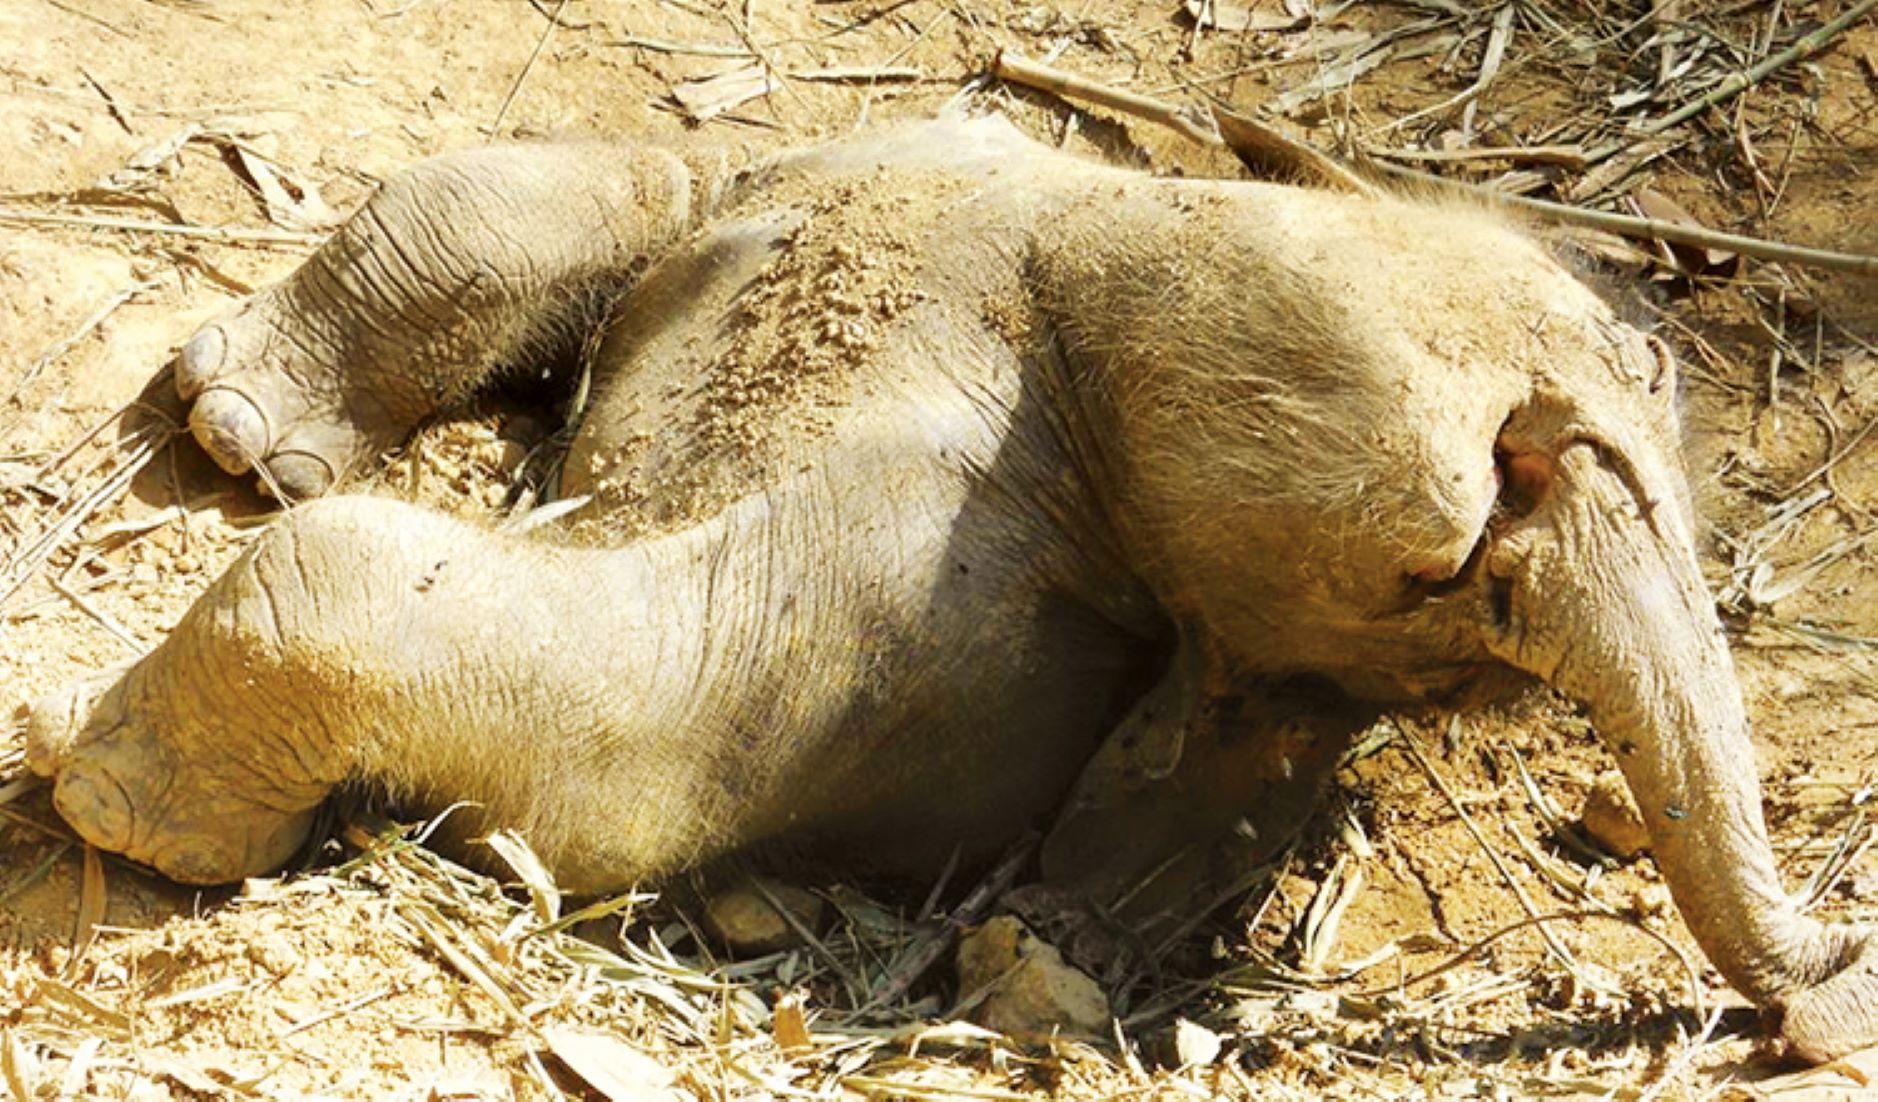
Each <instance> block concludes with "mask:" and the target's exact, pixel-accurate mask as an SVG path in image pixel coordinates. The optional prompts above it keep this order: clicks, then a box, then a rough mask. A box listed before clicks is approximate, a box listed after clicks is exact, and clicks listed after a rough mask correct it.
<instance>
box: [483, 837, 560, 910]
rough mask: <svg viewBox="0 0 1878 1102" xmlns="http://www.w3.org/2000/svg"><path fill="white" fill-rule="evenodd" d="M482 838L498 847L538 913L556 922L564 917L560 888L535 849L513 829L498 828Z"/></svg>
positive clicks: (493, 848)
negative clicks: (536, 854) (525, 889)
mask: <svg viewBox="0 0 1878 1102" xmlns="http://www.w3.org/2000/svg"><path fill="white" fill-rule="evenodd" d="M483 842H484V843H485V844H487V845H488V846H489V848H490V849H492V850H495V851H496V853H497V854H498V855H499V856H501V858H502V860H504V861H506V862H507V863H508V866H509V868H510V869H512V870H514V872H515V875H516V876H517V877H519V878H520V879H521V881H522V886H523V887H525V888H527V889H528V898H529V901H530V902H532V903H533V904H534V905H535V917H536V918H539V919H540V920H541V921H543V922H553V921H554V920H556V919H558V918H560V917H561V889H560V888H558V887H556V886H555V884H554V875H553V874H552V873H550V872H549V871H548V866H546V865H544V864H542V863H541V858H539V857H537V856H535V851H534V850H533V849H530V848H529V845H528V843H527V842H526V841H524V840H523V839H522V836H521V835H519V834H517V833H515V832H514V831H512V830H498V831H496V832H495V833H494V834H491V835H490V836H489V837H487V838H484V839H483Z"/></svg>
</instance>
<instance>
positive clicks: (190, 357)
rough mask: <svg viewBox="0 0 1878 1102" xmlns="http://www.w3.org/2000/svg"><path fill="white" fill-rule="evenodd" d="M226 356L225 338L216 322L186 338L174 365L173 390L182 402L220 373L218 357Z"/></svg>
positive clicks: (221, 358)
mask: <svg viewBox="0 0 1878 1102" xmlns="http://www.w3.org/2000/svg"><path fill="white" fill-rule="evenodd" d="M227 355H228V338H227V337H225V336H224V335H223V334H222V327H221V326H219V325H211V326H209V327H208V328H206V329H204V330H202V331H201V332H199V333H197V334H196V335H195V336H193V337H191V338H189V343H187V344H185V345H183V353H182V356H181V357H180V358H179V359H178V361H177V364H176V392H177V393H178V394H180V395H182V397H183V400H184V401H189V400H190V399H192V398H194V397H195V396H196V395H198V394H200V393H202V388H203V387H205V386H208V385H209V383H211V382H213V381H214V379H215V376H216V375H217V374H218V373H220V372H221V370H222V360H223V359H224V358H225V357H226V356H227Z"/></svg>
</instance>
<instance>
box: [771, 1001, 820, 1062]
mask: <svg viewBox="0 0 1878 1102" xmlns="http://www.w3.org/2000/svg"><path fill="white" fill-rule="evenodd" d="M805 1001H807V1000H806V999H805V998H804V996H803V994H802V992H800V991H788V992H784V994H783V995H782V997H781V998H779V999H777V1000H776V1012H775V1013H774V1014H772V1015H771V1016H770V1030H771V1032H772V1033H773V1034H774V1035H775V1037H776V1045H777V1047H779V1048H781V1049H782V1050H783V1051H784V1052H790V1051H793V1050H796V1049H806V1048H808V1047H809V1045H810V1043H811V1042H810V1040H809V1018H808V1015H807V1014H806V1013H804V1012H803V1009H802V1006H803V1003H804V1002H805Z"/></svg>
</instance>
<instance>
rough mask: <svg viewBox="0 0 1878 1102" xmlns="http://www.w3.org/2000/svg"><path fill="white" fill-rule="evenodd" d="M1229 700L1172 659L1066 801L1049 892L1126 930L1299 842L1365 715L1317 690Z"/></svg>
mask: <svg viewBox="0 0 1878 1102" xmlns="http://www.w3.org/2000/svg"><path fill="white" fill-rule="evenodd" d="M1234 688H1235V687H1234V686H1232V685H1231V683H1230V682H1229V681H1228V679H1226V678H1225V677H1224V676H1223V674H1222V673H1221V671H1220V669H1219V667H1218V666H1217V665H1215V664H1214V663H1212V662H1210V661H1209V660H1208V659H1207V658H1206V657H1205V655H1204V654H1203V652H1202V648H1200V647H1198V646H1191V645H1182V646H1181V647H1180V649H1179V650H1178V651H1177V652H1176V654H1175V656H1174V659H1173V661H1172V662H1171V663H1170V664H1169V666H1168V669H1167V671H1166V673H1164V674H1163V675H1162V677H1161V680H1160V681H1159V682H1158V683H1157V684H1156V685H1155V686H1154V687H1153V688H1152V689H1150V690H1149V691H1148V692H1147V693H1146V695H1144V696H1143V697H1142V698H1141V699H1140V700H1138V701H1136V703H1135V706H1134V707H1133V708H1132V709H1131V710H1130V711H1129V713H1128V715H1127V716H1126V717H1125V718H1124V719H1123V720H1122V722H1121V723H1120V724H1119V725H1118V726H1117V727H1116V728H1115V730H1114V731H1113V732H1112V733H1111V734H1110V735H1109V737H1108V739H1107V741H1105V742H1104V743H1103V744H1102V746H1101V748H1100V749H1099V750H1097V751H1096V754H1095V756H1094V757H1093V758H1091V759H1090V761H1089V764H1088V765H1087V766H1086V767H1085V768H1084V770H1083V773H1082V776H1081V777H1080V778H1079V779H1078V781H1077V783H1076V786H1075V788H1074V789H1072V790H1071V792H1070V796H1069V799H1068V800H1067V801H1066V802H1065V804H1064V806H1063V809H1062V811H1061V812H1060V813H1059V815H1058V818H1057V820H1056V823H1055V825H1054V826H1053V827H1052V828H1051V830H1050V833H1049V835H1048V836H1047V837H1046V838H1045V839H1044V844H1043V852H1042V857H1041V861H1042V867H1043V877H1044V880H1045V882H1046V883H1048V884H1050V885H1051V886H1053V887H1057V888H1061V889H1064V890H1067V891H1070V892H1073V893H1075V894H1077V895H1079V896H1081V897H1082V898H1084V899H1086V900H1088V901H1089V902H1091V903H1093V904H1095V905H1097V906H1098V907H1101V908H1103V909H1107V910H1113V911H1115V912H1117V913H1118V914H1119V915H1120V916H1121V917H1122V918H1124V919H1125V920H1128V921H1129V922H1130V923H1131V924H1132V925H1136V926H1142V925H1146V924H1149V923H1151V921H1152V920H1153V919H1155V918H1156V917H1160V916H1172V917H1174V918H1175V919H1180V918H1184V917H1186V916H1187V915H1190V914H1191V913H1193V911H1194V910H1195V909H1196V908H1198V907H1202V906H1206V905H1209V904H1210V903H1212V902H1214V901H1215V896H1216V894H1217V893H1218V892H1220V891H1221V890H1223V888H1224V887H1225V886H1226V885H1227V884H1228V883H1230V882H1232V881H1233V880H1236V879H1237V878H1238V876H1239V874H1241V873H1242V872H1244V871H1245V870H1247V869H1250V868H1252V867H1254V866H1256V865H1259V864H1262V863H1264V862H1265V861H1267V860H1269V859H1270V858H1271V857H1272V856H1274V855H1275V854H1276V853H1277V852H1279V851H1280V850H1281V849H1282V848H1283V847H1284V846H1285V845H1286V844H1287V843H1288V842H1289V841H1290V840H1291V839H1292V838H1293V837H1294V836H1295V835H1296V833H1297V831H1298V829H1299V828H1300V827H1301V826H1302V825H1303V824H1304V822H1305V820H1306V819H1308V818H1309V816H1310V813H1311V811H1312V809H1313V808H1314V807H1315V805H1316V803H1317V800H1318V798H1319V796H1320V794H1321V793H1322V790H1323V788H1324V785H1325V783H1326V782H1327V781H1328V779H1329V777H1330V775H1331V773H1332V772H1333V771H1334V770H1335V768H1336V764H1337V762H1338V760H1339V759H1340V758H1341V756H1342V753H1343V751H1344V749H1345V748H1346V747H1347V746H1348V745H1349V743H1350V741H1351V739H1352V738H1353V737H1354V736H1355V735H1356V734H1357V733H1358V732H1360V731H1361V730H1362V729H1363V728H1364V727H1366V726H1368V724H1369V723H1370V722H1371V720H1372V719H1373V718H1374V717H1373V713H1372V712H1371V711H1370V710H1369V709H1366V708H1363V707H1361V706H1357V705H1355V704H1353V703H1352V702H1350V701H1348V700H1347V699H1345V698H1343V697H1342V696H1341V694H1337V693H1335V692H1334V691H1332V690H1327V689H1325V688H1323V687H1321V686H1316V685H1302V684H1296V683H1287V684H1284V685H1255V686H1243V687H1240V688H1241V690H1242V691H1233V690H1234ZM1326 697H1333V698H1335V699H1329V700H1327V699H1326Z"/></svg>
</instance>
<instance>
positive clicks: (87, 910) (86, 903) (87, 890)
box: [65, 845, 110, 977]
mask: <svg viewBox="0 0 1878 1102" xmlns="http://www.w3.org/2000/svg"><path fill="white" fill-rule="evenodd" d="M109 901H110V896H109V893H108V892H107V891H106V889H105V884H104V859H103V858H101V857H99V856H98V849H97V847H96V846H92V845H87V846H85V869H84V874H83V879H82V880H81V881H80V884H79V890H78V922H77V924H76V926H74V928H73V930H72V959H71V960H70V961H69V962H68V963H67V964H66V966H65V974H66V975H67V976H68V977H69V976H72V975H74V974H75V973H76V972H77V970H78V962H79V961H80V960H82V959H83V958H84V956H85V950H87V949H89V948H91V939H92V937H94V936H95V934H96V931H97V927H98V923H100V922H103V921H104V910H105V906H106V904H107V903H109Z"/></svg>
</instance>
